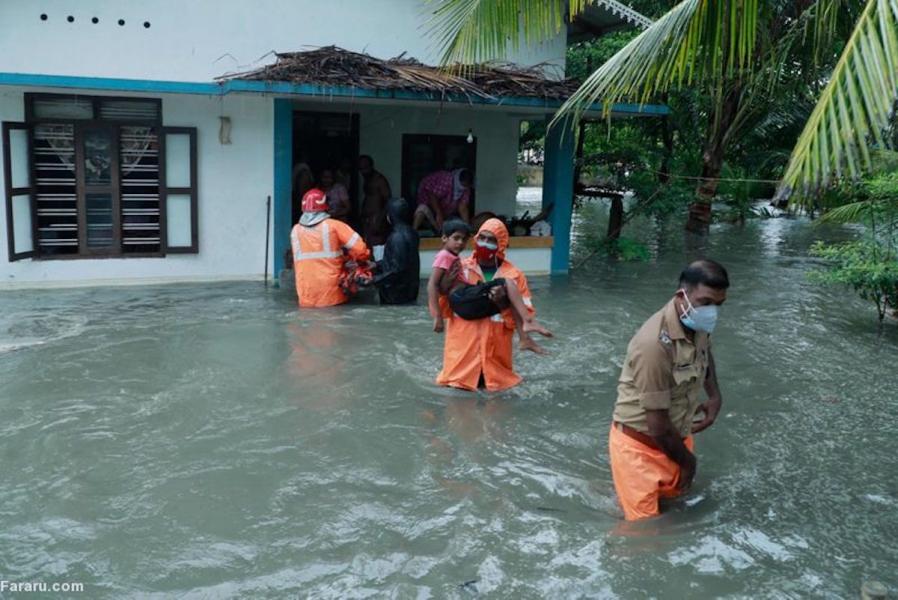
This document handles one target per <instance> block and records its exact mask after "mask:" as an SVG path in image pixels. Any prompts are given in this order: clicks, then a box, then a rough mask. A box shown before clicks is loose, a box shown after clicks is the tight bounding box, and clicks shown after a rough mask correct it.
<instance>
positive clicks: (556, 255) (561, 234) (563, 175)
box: [543, 117, 574, 275]
mask: <svg viewBox="0 0 898 600" xmlns="http://www.w3.org/2000/svg"><path fill="white" fill-rule="evenodd" d="M549 120H551V117H547V119H546V122H547V124H548V122H549ZM549 204H553V205H554V207H553V208H552V214H551V216H550V217H549V222H550V223H551V225H552V236H553V237H554V243H553V245H552V274H553V275H565V274H567V272H568V268H569V267H570V260H571V217H572V215H573V208H574V130H573V127H572V126H571V123H570V121H569V120H566V121H563V122H561V123H558V124H556V125H555V127H552V128H550V129H548V130H547V131H546V146H545V163H544V165H543V207H544V208H545V207H546V206H548V205H549Z"/></svg>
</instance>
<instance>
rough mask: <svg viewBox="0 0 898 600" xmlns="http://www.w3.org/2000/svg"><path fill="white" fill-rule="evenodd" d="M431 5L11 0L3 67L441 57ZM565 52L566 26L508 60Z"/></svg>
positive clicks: (170, 76)
mask: <svg viewBox="0 0 898 600" xmlns="http://www.w3.org/2000/svg"><path fill="white" fill-rule="evenodd" d="M432 7H433V4H428V3H426V2H424V1H422V0H254V1H252V2H249V1H246V0H187V1H185V0H152V1H149V2H148V1H145V0H142V1H138V0H78V1H77V2H73V1H72V0H41V1H40V2H32V1H13V0H7V1H3V2H0V72H7V73H32V74H45V75H70V76H81V77H111V78H127V79H148V80H163V81H191V82H208V81H211V80H212V79H214V78H215V77H217V76H219V75H222V74H224V73H225V72H234V71H242V70H246V69H248V68H254V67H256V66H260V65H262V64H267V63H270V62H273V60H274V57H273V56H272V55H271V52H272V51H276V52H291V51H298V50H303V49H308V47H316V46H329V45H337V46H341V47H343V48H346V49H347V50H354V51H358V52H367V53H368V54H371V55H372V56H375V57H378V58H390V57H393V56H398V55H399V54H401V53H403V52H404V53H405V55H406V56H410V57H414V58H417V59H419V60H421V61H422V62H425V63H427V64H436V63H437V61H438V59H439V53H438V51H437V48H436V47H435V45H434V42H433V38H432V37H431V36H429V35H428V30H429V27H428V26H427V20H428V14H429V13H428V10H432ZM42 14H45V15H47V19H46V20H41V15H42ZM69 16H71V17H73V19H74V21H73V22H72V23H69V22H68V20H67V19H68V17H69ZM93 18H97V19H98V23H96V24H94V23H92V19H93ZM120 19H121V20H123V21H124V25H119V24H118V22H119V20H120ZM144 23H148V24H149V27H148V28H147V27H144ZM564 55H565V34H564V32H561V33H560V34H559V35H558V36H556V38H555V39H553V40H552V41H550V42H547V43H545V44H541V45H538V46H532V47H529V48H527V47H524V46H522V50H521V51H520V52H518V53H516V54H512V55H511V56H510V57H509V60H510V61H511V62H517V63H519V64H522V65H534V64H540V63H553V64H556V65H560V66H562V67H563V65H564Z"/></svg>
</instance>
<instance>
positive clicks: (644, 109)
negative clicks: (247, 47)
mask: <svg viewBox="0 0 898 600" xmlns="http://www.w3.org/2000/svg"><path fill="white" fill-rule="evenodd" d="M0 85H17V86H35V87H59V88H75V89H85V90H106V91H119V92H146V93H157V94H199V95H212V96H222V95H225V94H230V93H234V92H241V93H258V94H284V95H293V96H316V97H325V98H359V99H366V98H367V99H371V98H376V99H388V100H412V101H426V102H444V103H448V104H465V105H470V104H475V105H482V106H509V107H527V108H544V109H546V110H547V111H552V112H554V111H555V110H556V109H557V108H558V107H559V106H561V104H562V102H561V101H560V100H555V99H549V98H531V97H522V96H508V97H504V98H478V97H471V98H468V97H467V96H463V95H460V94H446V95H441V94H435V93H428V92H412V91H407V90H368V89H361V88H354V87H345V86H329V87H325V86H319V85H310V84H294V83H288V82H283V81H274V82H268V81H241V80H231V81H226V82H222V83H214V82H213V83H196V82H187V81H156V80H144V79H115V78H107V77H76V76H69V75H39V74H31V73H0ZM601 109H602V105H601V104H600V103H596V104H594V105H593V106H592V110H601ZM613 111H614V112H616V113H630V114H644V115H666V114H668V113H669V112H670V110H669V109H668V108H667V107H666V106H662V105H658V104H644V105H639V104H625V103H619V104H615V105H614V109H613Z"/></svg>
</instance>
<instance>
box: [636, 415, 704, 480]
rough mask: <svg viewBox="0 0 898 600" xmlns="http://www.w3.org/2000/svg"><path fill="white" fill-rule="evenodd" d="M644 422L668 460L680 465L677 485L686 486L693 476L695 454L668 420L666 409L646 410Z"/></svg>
mask: <svg viewBox="0 0 898 600" xmlns="http://www.w3.org/2000/svg"><path fill="white" fill-rule="evenodd" d="M645 417H646V424H647V425H648V428H649V435H650V436H651V437H652V439H653V440H654V441H655V443H656V444H657V445H658V448H660V449H661V451H662V452H664V454H666V455H667V457H668V458H670V460H672V461H674V462H675V463H677V464H678V465H679V466H680V469H681V473H680V475H681V477H680V483H679V487H680V488H681V489H685V488H688V487H689V486H690V485H691V484H692V478H693V477H695V464H696V462H695V455H694V454H693V453H692V452H690V451H689V448H687V447H686V444H684V443H683V438H681V437H680V432H679V431H677V430H676V428H674V426H673V423H671V422H670V413H669V412H668V411H667V410H646V411H645Z"/></svg>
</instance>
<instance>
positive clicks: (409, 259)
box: [374, 198, 421, 304]
mask: <svg viewBox="0 0 898 600" xmlns="http://www.w3.org/2000/svg"><path fill="white" fill-rule="evenodd" d="M387 221H388V222H389V223H390V235H389V236H388V237H387V243H386V244H385V245H384V257H383V259H381V260H379V261H377V263H376V266H375V268H374V285H376V286H377V291H378V294H379V295H380V303H381V304H408V303H410V302H414V301H415V300H417V299H418V288H419V287H420V284H421V259H420V257H419V255H418V234H417V232H416V231H415V230H414V229H412V228H411V226H410V225H409V208H408V202H406V201H405V199H404V198H392V199H390V202H389V203H388V204H387Z"/></svg>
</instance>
